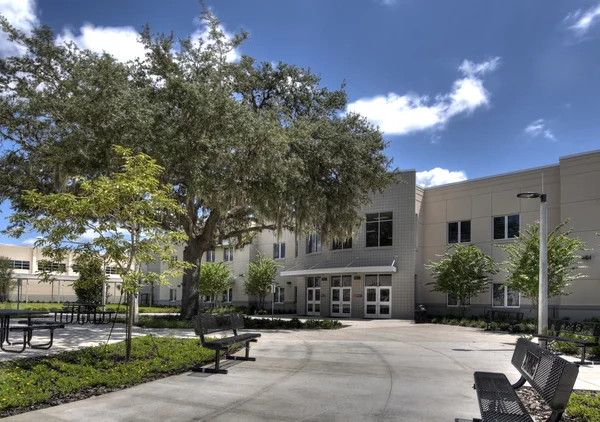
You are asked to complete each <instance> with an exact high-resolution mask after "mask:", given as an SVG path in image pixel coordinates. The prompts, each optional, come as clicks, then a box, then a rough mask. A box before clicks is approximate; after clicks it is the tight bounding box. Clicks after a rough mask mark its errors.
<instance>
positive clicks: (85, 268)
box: [73, 250, 108, 303]
mask: <svg viewBox="0 0 600 422" xmlns="http://www.w3.org/2000/svg"><path fill="white" fill-rule="evenodd" d="M75 263H76V264H77V272H78V273H79V278H78V279H77V280H75V281H74V282H73V290H75V294H76V295H77V300H78V301H79V302H83V303H102V291H103V288H104V286H105V285H106V281H107V279H108V277H107V276H106V274H105V272H104V269H103V268H102V264H103V260H102V257H101V256H100V255H98V254H97V253H96V252H95V251H93V250H89V251H82V252H80V253H79V255H77V257H76V258H75ZM105 299H106V298H105Z"/></svg>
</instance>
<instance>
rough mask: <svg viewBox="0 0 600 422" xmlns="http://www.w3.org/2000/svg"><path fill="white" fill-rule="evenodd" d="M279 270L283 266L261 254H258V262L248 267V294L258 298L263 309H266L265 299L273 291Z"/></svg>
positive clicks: (246, 286)
mask: <svg viewBox="0 0 600 422" xmlns="http://www.w3.org/2000/svg"><path fill="white" fill-rule="evenodd" d="M279 268H281V265H279V264H278V263H277V262H275V261H274V260H273V259H271V258H267V257H265V256H264V255H262V254H261V253H258V260H257V261H255V262H251V263H250V264H249V265H248V280H246V281H245V282H244V287H245V290H246V294H247V295H248V296H255V297H257V298H258V301H259V305H260V307H261V309H264V307H265V297H266V296H267V295H268V294H269V291H270V290H271V284H272V283H273V280H275V276H276V275H277V270H278V269H279Z"/></svg>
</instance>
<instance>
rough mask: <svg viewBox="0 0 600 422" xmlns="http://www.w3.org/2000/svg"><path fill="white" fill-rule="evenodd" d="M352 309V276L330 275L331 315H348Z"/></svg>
mask: <svg viewBox="0 0 600 422" xmlns="http://www.w3.org/2000/svg"><path fill="white" fill-rule="evenodd" d="M351 311H352V276H350V275H342V276H339V275H336V276H332V277H331V316H337V317H350V315H351Z"/></svg>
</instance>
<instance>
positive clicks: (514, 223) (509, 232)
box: [494, 215, 519, 240]
mask: <svg viewBox="0 0 600 422" xmlns="http://www.w3.org/2000/svg"><path fill="white" fill-rule="evenodd" d="M518 235H519V215H503V216H502V217H494V240H503V239H513V238H515V237H517V236H518Z"/></svg>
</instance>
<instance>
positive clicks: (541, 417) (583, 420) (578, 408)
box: [517, 387, 600, 422]
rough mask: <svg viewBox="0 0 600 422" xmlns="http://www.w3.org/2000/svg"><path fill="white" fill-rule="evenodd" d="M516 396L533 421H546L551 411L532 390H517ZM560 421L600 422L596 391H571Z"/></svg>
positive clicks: (599, 404) (598, 398)
mask: <svg viewBox="0 0 600 422" xmlns="http://www.w3.org/2000/svg"><path fill="white" fill-rule="evenodd" d="M517 394H518V396H519V398H520V399H521V401H522V402H523V404H524V405H525V407H526V408H527V410H528V411H529V413H530V414H531V416H532V417H533V419H534V421H536V422H538V421H539V422H541V421H546V420H547V419H548V417H549V416H550V413H551V410H550V408H549V407H548V406H547V405H546V404H545V403H543V401H542V399H541V398H540V397H539V396H538V395H537V393H536V392H535V390H534V389H533V388H531V387H523V388H520V389H518V390H517ZM562 420H563V421H565V422H600V395H598V391H583V390H575V391H573V394H571V398H570V399H569V404H568V405H567V411H566V412H565V414H564V415H563V417H562Z"/></svg>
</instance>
